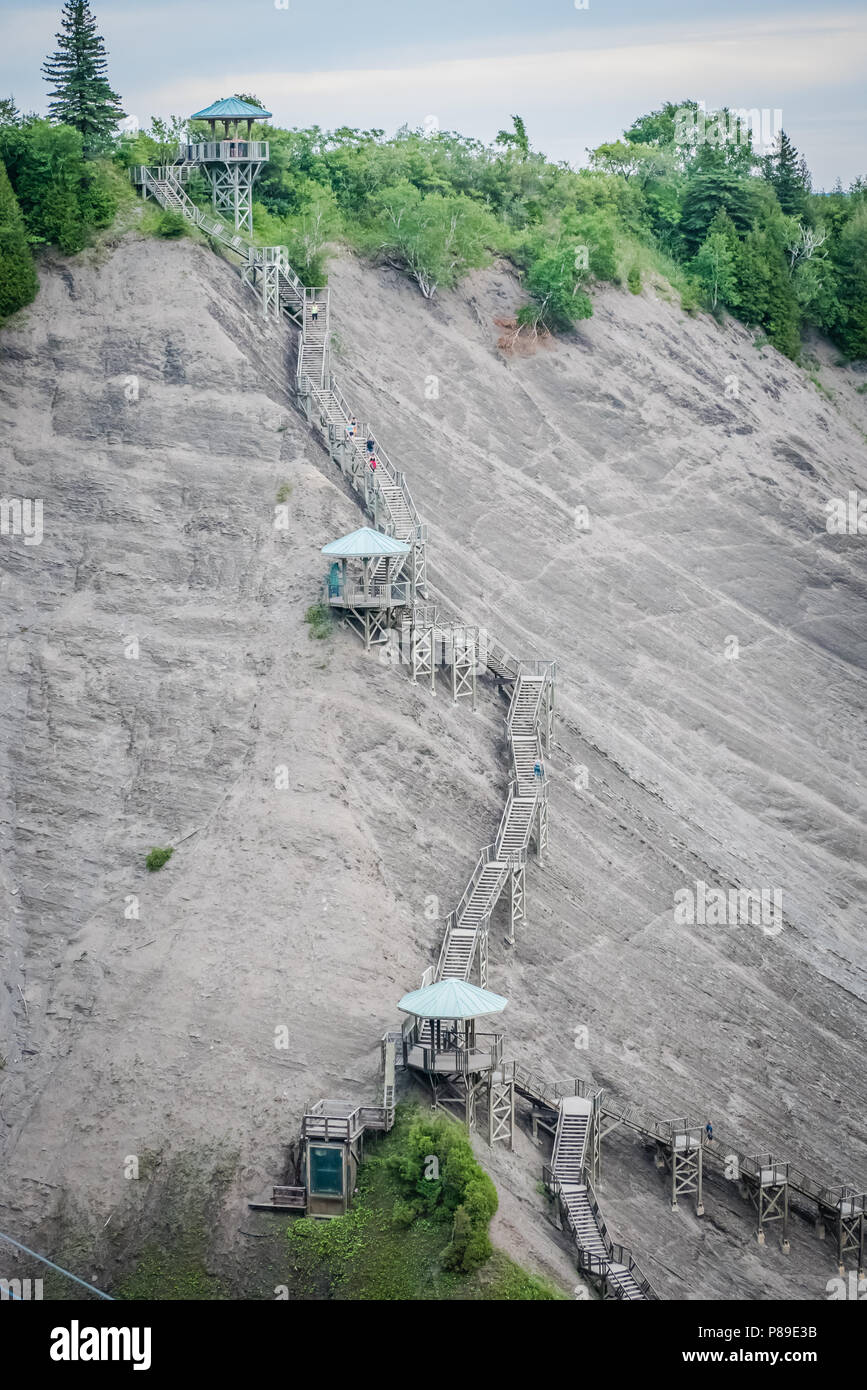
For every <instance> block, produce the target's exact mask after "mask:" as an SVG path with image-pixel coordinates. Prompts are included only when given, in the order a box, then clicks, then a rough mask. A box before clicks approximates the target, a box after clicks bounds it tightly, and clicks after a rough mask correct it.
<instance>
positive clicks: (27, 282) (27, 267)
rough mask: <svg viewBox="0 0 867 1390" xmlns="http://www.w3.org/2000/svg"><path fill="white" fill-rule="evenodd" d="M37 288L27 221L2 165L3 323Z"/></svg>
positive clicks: (0, 249)
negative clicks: (25, 221)
mask: <svg viewBox="0 0 867 1390" xmlns="http://www.w3.org/2000/svg"><path fill="white" fill-rule="evenodd" d="M38 288H39V281H38V280H37V278H36V271H35V270H34V268H33V258H32V256H31V254H30V247H29V245H28V243H27V231H26V228H25V226H24V218H23V217H22V215H21V209H20V207H19V206H18V200H17V198H16V197H15V194H14V193H13V191H12V185H11V183H10V182H9V176H8V174H7V173H6V168H5V166H4V165H3V163H2V162H0V322H2V321H3V319H5V318H8V316H9V315H10V314H14V313H15V310H16V309H20V308H21V307H22V305H24V304H29V303H30V301H31V299H33V297H34V295H35V294H36V291H37V290H38Z"/></svg>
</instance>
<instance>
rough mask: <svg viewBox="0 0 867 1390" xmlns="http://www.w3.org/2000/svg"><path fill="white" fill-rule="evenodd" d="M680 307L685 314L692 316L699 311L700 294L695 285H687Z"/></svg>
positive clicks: (681, 296) (682, 293)
mask: <svg viewBox="0 0 867 1390" xmlns="http://www.w3.org/2000/svg"><path fill="white" fill-rule="evenodd" d="M680 307H681V309H682V310H683V312H684V313H685V314H689V315H690V316H692V315H694V314H695V313H696V311H697V310H698V293H697V291H696V288H695V286H694V285H687V286H685V288H684V289H683V290H682V291H681V295H680Z"/></svg>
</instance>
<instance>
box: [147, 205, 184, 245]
mask: <svg viewBox="0 0 867 1390" xmlns="http://www.w3.org/2000/svg"><path fill="white" fill-rule="evenodd" d="M189 228H190V224H189V222H188V221H187V219H186V218H185V217H184V214H183V213H182V212H178V211H177V210H176V209H175V208H163V209H162V211H161V212H160V214H159V216H158V217H157V219H156V223H155V225H154V232H155V233H156V235H157V236H159V237H165V238H166V239H175V238H177V237H182V236H186V235H187V233H188V231H189Z"/></svg>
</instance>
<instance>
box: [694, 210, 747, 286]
mask: <svg viewBox="0 0 867 1390" xmlns="http://www.w3.org/2000/svg"><path fill="white" fill-rule="evenodd" d="M737 257H738V234H737V232H736V231H735V225H734V223H733V222H732V220H731V218H730V217H729V215H728V213H727V212H725V211H724V210H723V209H722V208H720V209H719V211H718V212H717V213H716V215H715V217H714V219H713V221H712V222H711V224H710V229H709V231H708V234H707V236H706V237H705V239H704V241H703V242H702V244H701V246H700V247H699V249H698V251H697V252H696V255H695V259H694V260H693V263H692V268H693V270H694V271H695V273H696V275H697V276H698V279H699V280H700V282H701V284H702V285H703V286H704V289H705V290H706V291H707V294H708V298H709V299H710V304H711V308H712V309H715V308H716V307H717V305H718V304H720V303H722V304H726V305H728V306H729V308H733V307H734V306H735V305H736V304H737V302H738V298H739V296H738V288H737V276H736V273H735V267H736V264H737Z"/></svg>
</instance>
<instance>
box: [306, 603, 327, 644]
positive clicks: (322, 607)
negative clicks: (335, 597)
mask: <svg viewBox="0 0 867 1390" xmlns="http://www.w3.org/2000/svg"><path fill="white" fill-rule="evenodd" d="M304 621H305V623H307V624H308V625H309V627H310V636H311V637H315V638H316V639H317V640H318V641H320V642H321V641H322V639H323V638H324V637H328V635H329V634H330V632H331V609H330V608H329V607H328V604H327V603H313V604H311V606H310V607H309V608H308V609H307V612H306V613H305V614H304Z"/></svg>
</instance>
